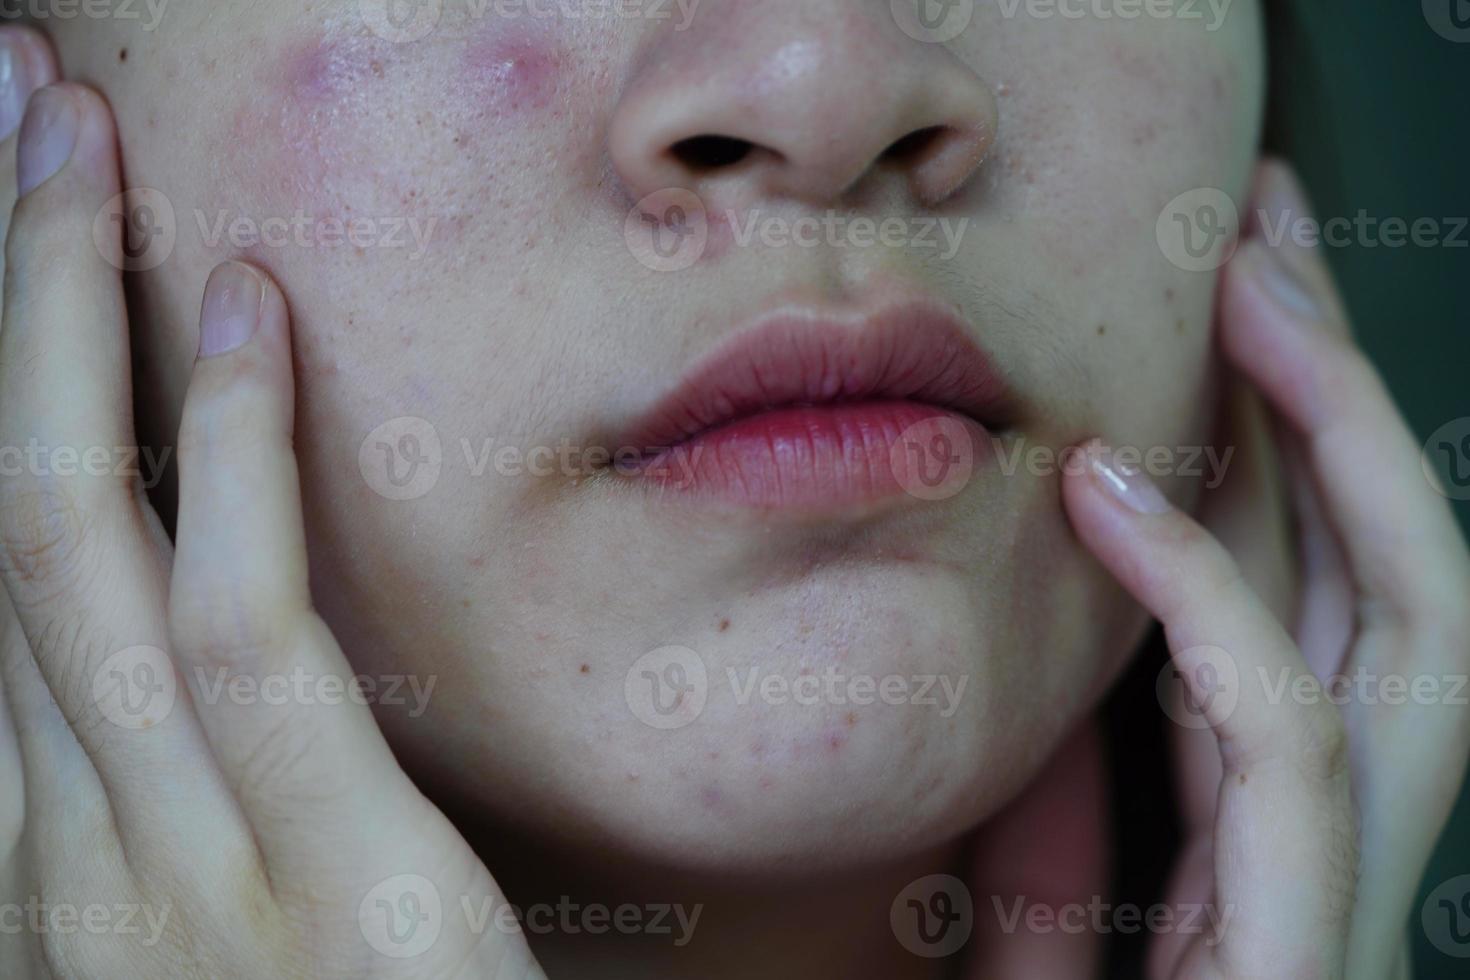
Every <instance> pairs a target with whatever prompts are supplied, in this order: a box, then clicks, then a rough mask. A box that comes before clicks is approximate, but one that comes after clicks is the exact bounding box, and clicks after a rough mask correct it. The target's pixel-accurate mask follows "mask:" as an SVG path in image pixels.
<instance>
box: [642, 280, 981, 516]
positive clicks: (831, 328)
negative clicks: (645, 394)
mask: <svg viewBox="0 0 1470 980" xmlns="http://www.w3.org/2000/svg"><path fill="white" fill-rule="evenodd" d="M1008 402H1009V393H1008V391H1007V389H1006V386H1005V385H1004V383H1003V382H1002V381H1001V379H1000V376H999V375H998V373H997V372H996V371H995V369H994V368H993V367H992V366H991V364H990V362H989V361H988V360H987V359H986V357H985V356H984V355H983V354H982V353H981V352H980V350H979V349H978V348H977V347H976V346H975V344H974V343H973V342H972V341H971V340H970V338H969V336H968V334H967V333H966V332H965V328H964V326H963V324H962V323H961V322H960V321H958V320H957V319H956V318H955V317H954V316H953V315H952V314H949V313H948V312H947V311H944V310H942V309H939V308H936V307H932V306H929V305H926V304H917V305H905V306H900V307H893V308H890V309H887V310H884V311H881V312H879V313H876V314H871V315H866V316H857V317H848V318H834V317H829V316H824V315H821V314H815V313H803V312H800V311H796V312H793V311H791V310H785V311H782V312H779V313H777V314H775V315H772V316H770V317H767V318H765V319H763V320H761V321H759V322H758V323H757V324H756V325H755V326H753V327H752V328H750V329H748V330H744V331H742V332H741V333H740V334H739V335H738V336H737V337H735V338H734V340H733V341H732V342H730V343H729V344H727V345H726V346H724V347H723V348H721V349H720V350H718V351H716V352H715V353H714V354H713V355H712V356H711V357H709V358H707V359H705V360H704V361H703V362H702V363H701V364H700V365H698V366H696V368H695V369H694V370H693V371H692V372H691V373H690V374H688V375H687V376H686V378H685V379H684V380H683V381H682V382H681V383H680V384H679V385H678V387H677V388H675V390H674V391H673V392H672V393H671V394H669V395H668V396H667V397H666V398H664V399H662V400H661V401H660V402H659V403H658V404H657V405H656V406H655V407H654V408H653V409H652V410H651V411H650V412H648V413H647V414H646V416H645V417H644V418H643V419H642V420H641V421H640V422H639V423H637V424H635V425H634V426H633V427H632V429H631V430H630V432H629V434H628V436H627V437H626V440H625V441H624V442H622V443H621V444H622V445H630V446H638V447H645V448H646V449H647V450H648V452H649V458H648V459H647V461H646V463H645V465H644V466H643V467H642V469H641V470H640V473H639V476H640V478H642V479H644V480H645V481H649V482H650V483H651V484H652V486H653V487H655V488H656V489H657V490H658V491H659V492H660V493H661V494H664V495H668V494H674V495H676V496H677V497H680V498H685V499H691V498H692V499H696V500H697V499H705V500H713V501H718V502H721V503H724V504H728V505H735V506H738V507H745V508H753V509H758V510H764V511H777V510H789V511H808V512H813V511H815V512H821V511H833V510H839V509H843V508H851V507H854V506H860V505H866V504H874V503H879V502H882V501H885V500H892V499H894V498H900V497H902V496H904V495H905V494H908V495H909V496H912V497H917V498H920V499H941V498H942V497H943V496H945V495H946V494H943V493H942V492H940V493H931V491H934V490H935V489H936V487H935V485H933V484H932V483H931V481H930V480H929V478H928V477H929V470H931V469H933V467H930V466H928V464H929V462H930V461H929V460H926V459H925V458H924V457H925V454H926V453H928V452H929V450H930V449H931V448H934V449H935V451H936V453H939V452H942V454H943V455H942V456H940V455H936V456H935V461H936V462H938V463H943V464H944V469H945V470H949V469H950V468H951V467H950V465H949V464H950V463H951V462H953V463H956V464H959V470H958V471H957V472H960V475H961V476H963V477H964V478H966V479H967V478H968V474H969V473H970V472H972V471H973V468H974V466H975V465H976V463H977V462H978V461H979V460H980V459H981V458H983V457H985V456H986V455H987V446H988V441H987V439H986V429H985V425H984V423H985V422H989V423H992V424H993V423H995V422H997V421H1001V420H1003V418H1004V416H1005V413H1006V411H1007V405H1008ZM982 420H983V421H982ZM938 489H939V490H940V491H942V490H943V489H944V488H943V487H939V488H938ZM955 492H958V490H957V489H956V490H955Z"/></svg>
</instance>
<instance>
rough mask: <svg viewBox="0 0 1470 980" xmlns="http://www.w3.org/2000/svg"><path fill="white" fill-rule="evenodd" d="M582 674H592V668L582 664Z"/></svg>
mask: <svg viewBox="0 0 1470 980" xmlns="http://www.w3.org/2000/svg"><path fill="white" fill-rule="evenodd" d="M582 673H584V674H590V673H592V666H591V665H590V664H583V665H582Z"/></svg>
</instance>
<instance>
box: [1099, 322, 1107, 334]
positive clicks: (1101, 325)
mask: <svg viewBox="0 0 1470 980" xmlns="http://www.w3.org/2000/svg"><path fill="white" fill-rule="evenodd" d="M1107 332H1108V325H1107V324H1106V323H1099V324H1098V325H1097V335H1098V336H1099V337H1101V336H1103V335H1104V334H1106V333H1107Z"/></svg>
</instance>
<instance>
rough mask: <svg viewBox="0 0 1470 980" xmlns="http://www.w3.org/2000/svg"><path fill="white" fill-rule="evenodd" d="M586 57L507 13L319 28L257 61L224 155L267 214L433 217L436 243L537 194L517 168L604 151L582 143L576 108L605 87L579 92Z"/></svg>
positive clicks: (489, 221) (235, 183)
mask: <svg viewBox="0 0 1470 980" xmlns="http://www.w3.org/2000/svg"><path fill="white" fill-rule="evenodd" d="M578 63H579V59H578V58H577V57H575V56H574V55H573V53H572V52H571V51H570V50H569V49H568V48H567V46H566V45H565V44H564V43H563V41H562V39H561V38H560V37H559V36H557V35H556V34H555V33H554V32H553V31H551V30H550V29H548V28H546V27H544V26H539V25H534V24H525V25H522V24H517V23H507V22H505V21H504V20H503V19H501V20H489V21H483V22H474V23H470V24H467V25H464V26H463V29H460V30H448V29H445V30H441V31H437V32H435V33H434V34H433V35H431V37H430V38H428V39H425V40H423V41H419V42H416V43H413V44H396V43H393V42H390V41H387V40H385V39H382V38H379V37H376V36H374V35H371V34H368V33H353V34H348V35H333V34H331V33H330V32H328V33H321V34H318V35H315V36H313V37H310V38H306V39H303V40H300V41H297V42H294V43H291V44H287V45H285V46H284V47H282V48H280V49H279V50H278V51H277V53H276V54H275V55H274V56H273V57H271V58H269V59H267V60H266V62H265V63H264V64H263V66H261V67H252V68H250V69H248V71H250V72H251V73H253V74H256V85H255V93H254V94H255V97H252V98H249V99H242V100H241V102H240V103H239V105H238V107H237V108H236V109H235V111H234V113H233V115H232V116H231V117H230V118H229V119H228V122H227V124H226V127H227V128H226V131H225V133H224V135H223V137H222V140H221V143H222V145H221V146H220V147H219V152H218V154H217V159H218V160H219V161H220V163H219V166H220V167H221V169H222V170H223V171H224V172H225V173H226V174H228V175H230V176H231V177H232V178H233V180H232V181H230V182H229V183H228V184H227V185H226V186H228V187H238V188H239V189H240V192H241V195H242V196H243V197H244V198H245V199H247V200H248V201H249V202H251V206H253V207H255V208H257V209H260V210H263V211H265V212H268V213H269V214H270V215H275V214H276V212H282V213H285V214H288V215H289V213H291V212H294V210H295V209H297V208H300V209H304V210H306V211H307V212H308V213H309V214H310V215H311V216H312V217H313V218H332V219H337V220H341V221H348V222H350V221H352V220H353V219H363V218H367V219H384V220H387V219H397V218H406V219H413V218H418V219H420V220H421V221H423V222H427V220H428V219H429V218H431V217H432V218H433V219H434V220H435V222H436V224H435V227H436V229H437V230H436V233H435V242H434V244H438V243H443V242H453V241H458V240H460V239H461V238H462V236H463V235H464V234H465V233H467V232H468V231H469V230H470V229H471V228H472V227H473V226H475V225H476V224H477V223H479V224H480V225H483V226H487V227H490V228H492V229H493V228H494V227H496V219H497V218H498V217H500V216H502V215H503V214H504V213H505V212H507V211H508V210H509V211H515V212H518V213H527V212H528V210H534V209H535V208H536V207H538V206H539V205H540V204H541V203H542V202H540V201H538V200H532V199H531V198H534V197H536V196H537V195H539V194H541V193H544V188H543V187H541V182H534V183H533V182H528V181H524V180H518V178H517V175H518V174H522V173H525V172H527V170H528V168H530V167H537V166H544V163H545V161H546V160H547V159H556V160H559V161H562V162H563V164H564V165H565V163H566V161H569V160H571V161H576V160H580V159H582V158H583V157H584V156H585V157H586V158H587V159H589V160H591V159H592V158H593V157H594V156H595V155H593V154H577V153H576V152H575V145H576V143H577V142H578V141H579V140H580V142H584V143H585V142H587V137H586V132H587V127H586V126H573V125H572V120H571V119H570V115H571V113H570V106H571V105H572V104H573V102H574V99H577V98H583V99H587V98H592V97H594V96H595V92H596V86H595V85H594V84H592V83H590V82H588V83H587V84H586V85H585V86H584V87H583V88H582V89H581V90H580V91H579V90H578V88H577V86H578V84H579V83H578V82H577V79H578V78H584V81H585V76H586V73H585V72H582V73H579V69H578ZM589 145H590V144H589ZM283 209H285V210H284V211H283ZM500 224H501V225H503V224H505V222H500ZM486 234H489V232H486Z"/></svg>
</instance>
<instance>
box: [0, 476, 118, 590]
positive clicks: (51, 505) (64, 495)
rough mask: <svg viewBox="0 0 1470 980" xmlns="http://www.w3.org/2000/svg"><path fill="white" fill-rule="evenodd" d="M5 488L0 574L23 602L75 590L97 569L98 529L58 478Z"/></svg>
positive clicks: (0, 493) (0, 503)
mask: <svg viewBox="0 0 1470 980" xmlns="http://www.w3.org/2000/svg"><path fill="white" fill-rule="evenodd" d="M5 484H8V485H4V487H3V489H0V575H3V576H4V578H5V581H6V582H7V583H8V584H9V585H10V586H11V596H12V598H13V599H14V600H15V601H16V602H18V603H34V602H36V601H43V600H45V599H49V598H53V597H54V596H55V595H56V594H57V593H59V592H62V591H66V590H67V589H71V588H75V587H77V586H78V585H79V584H81V580H82V579H84V578H86V576H87V575H88V574H89V573H91V571H92V570H93V569H94V568H95V562H94V561H93V560H92V558H93V555H94V549H93V547H92V541H93V538H94V537H95V533H96V530H95V527H94V524H93V522H92V520H91V519H90V517H89V516H88V514H87V513H86V512H85V511H84V510H83V509H82V507H81V506H80V504H79V503H78V501H77V500H76V498H75V497H74V496H73V495H72V494H71V493H69V492H68V491H67V489H66V487H65V486H64V485H63V484H61V483H59V482H56V481H48V484H49V485H48V484H37V483H31V484H29V485H27V486H17V485H15V484H14V482H13V481H9V480H7V481H5Z"/></svg>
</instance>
